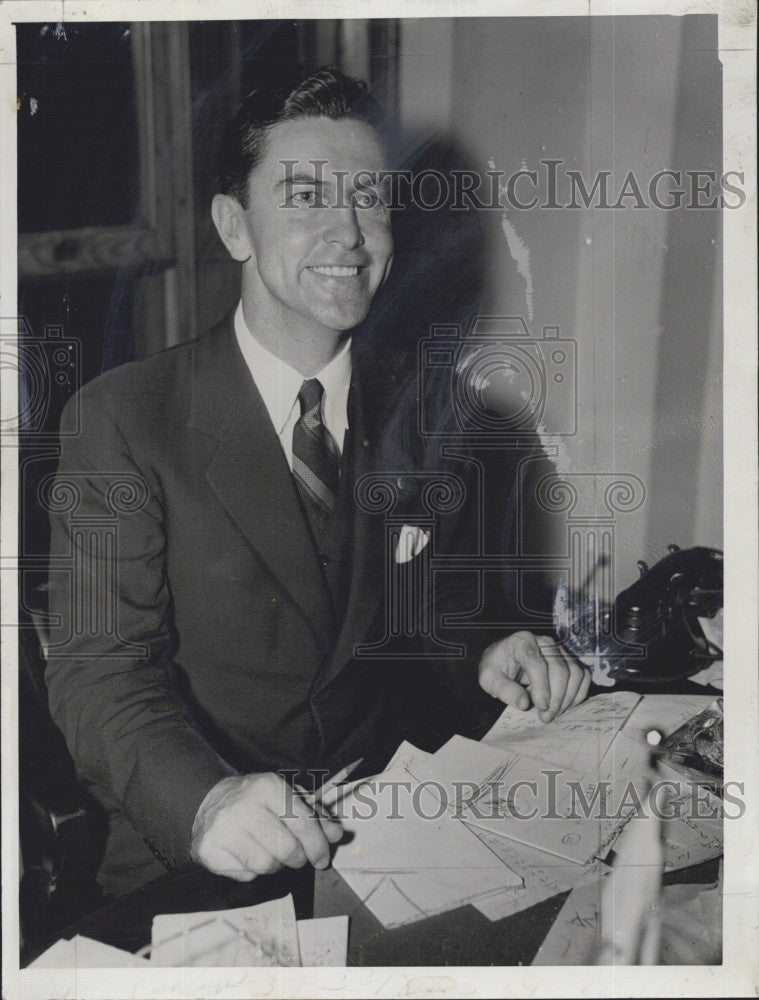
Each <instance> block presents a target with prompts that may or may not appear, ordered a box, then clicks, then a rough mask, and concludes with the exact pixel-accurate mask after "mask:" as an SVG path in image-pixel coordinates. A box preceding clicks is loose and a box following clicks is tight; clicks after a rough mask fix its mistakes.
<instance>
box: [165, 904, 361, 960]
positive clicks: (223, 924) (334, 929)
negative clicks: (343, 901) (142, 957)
mask: <svg viewBox="0 0 759 1000" xmlns="http://www.w3.org/2000/svg"><path fill="white" fill-rule="evenodd" d="M347 959H348V917H324V918H320V919H316V920H296V919H295V906H294V905H293V898H292V896H289V895H288V896H285V897H284V898H282V899H272V900H270V901H268V902H266V903H259V904H257V905H256V906H243V907H239V908H237V909H234V910H212V911H207V912H203V913H170V914H162V915H160V916H157V917H155V919H154V920H153V935H152V946H151V951H150V964H151V965H153V966H156V965H159V966H176V967H180V966H181V967H185V968H186V967H188V966H214V967H216V966H227V967H232V968H236V967H250V966H254V967H261V966H267V967H274V966H278V967H280V968H288V967H294V966H344V965H346V964H347Z"/></svg>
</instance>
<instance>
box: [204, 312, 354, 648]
mask: <svg viewBox="0 0 759 1000" xmlns="http://www.w3.org/2000/svg"><path fill="white" fill-rule="evenodd" d="M193 390H194V391H193V399H192V404H191V409H190V416H189V419H188V426H190V427H192V428H193V429H195V430H199V431H201V432H203V433H206V434H211V435H212V436H213V437H215V438H216V439H217V441H218V446H217V448H216V449H215V451H214V453H213V456H212V458H211V460H210V462H209V463H208V465H207V468H206V469H205V477H206V480H207V481H208V483H209V485H210V487H211V489H212V490H213V491H214V493H215V494H216V496H217V497H218V499H219V501H220V502H221V504H222V505H223V506H224V508H225V509H226V511H227V513H228V514H229V515H230V517H231V518H232V520H233V521H234V522H235V524H236V525H237V527H238V528H239V530H240V531H241V533H242V534H243V535H244V536H245V538H246V540H247V541H248V543H249V544H250V545H251V546H252V547H253V548H254V549H255V551H256V552H257V553H258V555H259V556H260V557H261V559H262V560H263V561H264V562H265V564H266V565H267V567H268V569H269V571H270V572H271V573H272V575H273V576H274V577H276V578H277V580H278V581H279V583H280V585H281V586H282V587H283V588H284V590H285V591H286V592H287V594H288V595H289V597H290V599H291V600H292V602H293V603H294V604H295V605H296V607H297V608H298V610H299V611H300V612H301V614H302V615H303V616H304V618H305V619H306V620H307V621H308V623H309V625H310V626H311V628H312V630H313V632H314V634H315V636H316V638H317V640H318V641H319V643H320V645H321V646H322V648H324V649H328V648H329V647H330V646H331V645H332V641H333V638H334V631H335V621H334V612H333V609H332V602H331V599H330V596H329V593H328V590H327V587H326V583H325V580H324V577H323V575H322V572H321V568H320V566H319V564H318V560H317V558H316V552H315V550H314V545H313V540H312V538H311V534H310V532H309V530H308V527H307V525H306V522H305V519H304V515H303V510H302V507H301V504H300V500H299V497H298V494H297V490H296V487H295V484H294V482H293V478H292V475H291V473H290V469H289V467H288V465H287V460H286V459H285V456H284V453H283V451H282V447H281V445H280V442H279V439H278V437H277V435H276V432H275V430H274V427H273V425H272V423H271V419H270V417H269V414H268V412H267V410H266V407H265V405H264V403H263V400H262V399H261V396H260V394H259V392H258V390H257V388H256V386H255V383H254V381H253V379H252V377H251V375H250V372H249V371H248V368H247V366H246V364H245V361H244V359H243V357H242V355H241V354H240V351H239V348H238V345H237V342H236V339H235V336H234V329H233V325H232V322H231V320H230V321H229V322H227V323H226V324H224V325H223V326H221V327H218V328H217V329H216V330H214V331H213V332H212V333H211V334H209V335H208V336H207V337H204V338H203V339H202V340H201V341H199V342H198V348H197V354H196V368H195V378H194V380H193Z"/></svg>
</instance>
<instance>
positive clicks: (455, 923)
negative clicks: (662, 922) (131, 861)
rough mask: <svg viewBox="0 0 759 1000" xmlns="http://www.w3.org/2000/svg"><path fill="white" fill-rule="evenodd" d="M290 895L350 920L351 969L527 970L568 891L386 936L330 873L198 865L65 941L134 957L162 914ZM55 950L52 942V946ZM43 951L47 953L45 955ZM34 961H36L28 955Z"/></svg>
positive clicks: (301, 912)
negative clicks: (256, 872) (525, 905)
mask: <svg viewBox="0 0 759 1000" xmlns="http://www.w3.org/2000/svg"><path fill="white" fill-rule="evenodd" d="M717 870H718V860H717V859H716V858H715V859H714V860H713V861H706V862H704V863H703V864H700V865H694V866H693V867H692V868H685V869H682V870H680V871H676V872H669V873H667V874H666V875H665V876H664V884H665V885H673V884H676V883H691V884H708V883H711V882H714V881H715V880H716V878H717ZM287 893H292V895H293V899H294V901H295V912H296V916H297V917H298V918H299V919H303V918H308V917H311V916H319V917H323V916H334V915H338V914H346V913H347V914H348V915H349V916H350V937H349V945H348V964H349V965H351V966H416V965H418V966H427V965H429V966H443V965H450V966H457V965H458V966H478V965H504V966H509V965H518V964H520V963H521V964H523V965H529V964H530V963H531V962H532V959H533V958H534V956H535V953H536V951H537V950H538V948H539V946H540V944H541V943H542V941H543V939H544V937H545V936H546V934H547V933H548V931H549V929H550V927H551V924H552V923H553V921H554V920H555V919H556V916H557V914H558V912H559V910H560V909H561V907H562V906H563V904H564V901H565V900H566V898H567V895H568V893H563V894H561V895H559V896H554V897H553V898H552V899H548V900H545V901H544V902H543V903H539V904H538V905H537V906H533V907H531V908H530V909H529V910H523V911H522V912H521V913H516V914H514V915H513V916H511V917H506V918H504V919H503V920H498V921H495V922H493V923H491V922H490V921H489V920H487V919H486V918H485V917H484V916H482V914H481V913H479V912H478V911H477V910H475V909H474V908H473V907H471V906H464V907H461V908H459V909H457V910H451V911H450V912H448V913H443V914H440V915H439V916H435V917H429V918H428V919H427V920H421V921H419V922H418V923H415V924H411V925H409V926H406V927H399V928H396V929H395V930H385V928H383V927H382V925H381V924H380V923H379V921H377V920H376V918H375V917H373V916H372V914H371V913H369V911H368V910H367V909H366V908H365V907H364V906H362V904H361V901H360V900H359V899H358V897H357V896H355V895H354V893H353V892H352V891H351V890H350V889H349V888H348V887H347V886H346V885H345V883H344V882H343V880H342V878H341V877H340V875H339V874H338V873H337V872H335V871H333V870H332V869H327V870H326V871H322V872H314V870H313V869H312V868H310V867H309V868H303V869H298V870H289V869H288V870H284V871H281V872H278V873H277V874H276V875H265V876H260V877H259V878H257V879H254V880H253V882H234V881H232V880H231V879H227V878H222V877H221V876H217V875H211V874H210V873H209V872H206V871H204V870H203V869H201V868H198V867H194V866H193V867H187V868H182V869H178V870H177V871H174V872H170V873H169V874H167V875H164V876H162V877H161V878H158V879H155V880H154V881H152V882H149V883H148V884H147V885H145V886H142V887H141V888H140V889H137V890H135V891H134V892H131V893H129V894H128V895H126V896H122V897H121V898H120V899H118V900H116V901H115V902H113V903H111V904H110V905H109V906H106V907H103V908H102V909H100V910H97V911H96V912H95V913H92V914H90V915H89V916H87V917H86V918H85V919H84V920H81V921H80V922H79V923H78V924H76V925H75V926H72V927H70V928H68V929H67V931H66V932H65V933H64V934H63V935H62V936H63V937H67V938H68V937H73V936H74V934H83V935H85V936H86V937H91V938H94V939H95V940H97V941H103V942H105V943H106V944H111V945H114V946H115V947H117V948H123V949H124V950H125V951H131V952H136V951H137V950H138V949H139V948H142V947H143V946H144V945H146V944H148V943H149V942H150V929H151V923H152V920H153V917H154V916H156V914H158V913H182V912H185V913H188V912H195V911H200V910H217V909H224V908H233V907H238V906H250V905H252V904H254V903H261V902H264V901H265V900H267V899H277V898H279V897H281V896H284V895H286V894H287ZM49 944H52V941H49V942H47V944H46V946H45V947H47V945H49ZM40 950H44V949H40ZM29 957H30V959H31V958H33V957H36V956H29Z"/></svg>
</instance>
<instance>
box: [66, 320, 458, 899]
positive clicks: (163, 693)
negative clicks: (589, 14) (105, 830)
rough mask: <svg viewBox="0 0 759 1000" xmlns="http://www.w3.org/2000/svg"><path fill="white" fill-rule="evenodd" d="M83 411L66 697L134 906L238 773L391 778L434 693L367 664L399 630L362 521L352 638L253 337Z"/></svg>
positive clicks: (73, 467) (361, 374) (159, 370)
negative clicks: (402, 745)
mask: <svg viewBox="0 0 759 1000" xmlns="http://www.w3.org/2000/svg"><path fill="white" fill-rule="evenodd" d="M361 368H362V366H361V365H355V364H354V371H355V377H354V384H353V386H352V390H351V401H350V409H351V415H350V419H351V427H350V431H349V435H348V437H347V440H346V455H345V457H346V459H347V463H346V467H347V468H348V470H349V479H350V482H349V484H348V485H349V487H351V486H352V483H353V482H355V481H356V480H357V479H358V478H359V477H360V476H361V475H363V474H364V473H366V472H368V471H370V469H371V462H372V455H373V452H374V444H375V442H376V440H377V437H378V435H379V432H380V427H381V424H382V421H383V419H384V416H383V414H384V412H385V411H386V409H387V407H388V405H392V399H393V394H394V392H395V391H396V389H397V378H396V376H395V375H394V374H393V372H392V370H391V369H390V368H389V367H387V366H383V365H382V364H381V363H380V362H378V361H377V360H376V359H375V360H374V361H373V362H372V365H371V367H370V370H369V372H367V371H366V369H365V368H364V370H363V371H362V370H361ZM79 406H80V411H81V429H80V432H79V433H78V434H75V435H72V436H66V435H65V434H64V436H62V455H61V460H60V465H59V471H58V477H57V480H56V487H55V489H56V490H57V494H58V497H59V499H60V496H62V495H63V494H62V492H61V491H63V492H65V491H66V489H67V488H68V489H69V490H70V491H73V496H74V500H73V501H71V503H68V505H67V504H66V503H63V502H61V503H58V504H56V503H55V502H52V503H51V504H50V506H51V509H52V514H51V521H52V529H53V540H52V547H51V553H52V557H53V561H52V566H53V569H52V570H51V581H52V586H51V610H52V612H53V613H54V614H56V615H59V616H60V619H61V622H62V627H61V628H60V629H57V630H54V634H53V639H52V642H53V645H52V648H51V649H50V651H49V658H48V661H49V663H48V671H47V682H48V687H49V692H50V705H51V711H52V714H53V717H54V719H55V721H56V722H57V724H58V725H59V726H60V728H61V729H62V731H63V733H64V735H65V736H66V739H67V742H68V745H69V748H70V750H71V753H72V756H73V758H74V760H75V762H76V764H77V767H78V770H79V772H80V774H81V776H82V777H83V779H84V780H85V781H86V782H87V783H88V784H89V785H90V786H92V788H93V790H94V792H95V794H96V795H97V797H98V798H99V799H100V800H101V802H103V804H104V805H105V807H106V809H107V810H108V811H109V813H110V816H111V833H110V839H109V847H108V850H107V856H106V859H105V865H104V869H103V874H102V881H104V883H105V885H106V887H107V888H108V889H109V890H110V891H112V892H119V891H123V890H124V889H126V888H130V887H131V886H133V885H135V884H139V883H140V882H142V881H145V880H147V879H148V878H150V877H152V876H153V875H155V874H157V873H158V872H159V871H160V870H161V869H160V867H158V866H157V865H156V864H155V861H154V858H153V854H154V855H155V856H157V857H159V858H160V859H161V861H162V862H163V863H164V864H167V865H178V864H181V863H184V862H186V861H187V860H188V857H189V854H188V851H189V846H190V831H191V827H192V822H193V818H194V816H195V813H196V811H197V809H198V806H199V805H200V803H201V801H202V800H203V798H204V797H205V795H206V793H207V792H208V791H209V790H210V788H211V787H212V786H213V785H214V784H215V783H216V782H218V781H219V780H220V779H221V778H223V777H225V776H227V775H229V774H231V773H235V772H236V771H241V772H247V771H257V770H262V771H263V770H274V769H281V768H293V769H302V768H308V767H324V768H330V769H334V768H337V767H339V766H342V765H343V764H345V763H347V762H349V761H351V760H353V759H355V758H357V757H359V756H364V757H366V758H367V764H368V766H369V767H373V766H379V765H380V764H381V763H382V762H384V760H385V759H386V758H387V756H388V755H389V754H390V753H391V752H392V751H393V749H394V748H395V746H396V745H397V743H398V740H399V738H401V737H402V736H403V735H404V734H407V733H410V732H411V729H410V728H409V726H408V720H407V719H406V718H405V716H404V709H405V708H408V707H409V705H410V704H411V701H413V699H414V697H415V696H414V695H413V694H410V693H409V692H410V691H411V690H412V689H413V688H414V684H416V685H417V692H418V691H419V690H422V689H425V688H426V684H427V679H426V678H425V679H424V680H422V674H420V673H418V672H415V669H414V666H413V664H412V665H411V666H410V665H409V664H408V663H403V662H402V660H399V659H398V658H397V657H395V658H390V659H388V660H387V661H383V660H377V659H361V658H359V659H356V658H355V657H354V655H353V652H354V646H355V645H356V644H357V643H361V642H362V641H366V640H368V639H370V638H371V636H372V635H373V634H374V633H376V632H377V629H378V628H381V622H380V619H381V618H382V614H383V595H384V583H385V573H384V569H383V567H384V558H385V554H384V517H383V516H382V515H381V514H380V515H379V516H378V515H377V514H376V513H375V514H371V513H369V512H367V511H366V510H364V509H362V508H361V507H359V506H358V505H351V510H352V515H351V516H352V539H351V545H352V557H351V578H350V587H349V593H348V598H347V606H346V608H345V611H344V614H343V615H342V616H340V617H339V619H338V618H337V617H336V615H335V612H334V610H333V607H332V603H331V600H330V595H329V591H328V588H327V587H326V585H325V580H324V577H323V575H322V568H321V566H320V564H319V560H318V558H317V555H316V551H315V549H314V545H313V542H312V540H311V537H310V535H309V533H308V529H307V527H306V523H305V520H304V517H303V512H302V509H301V506H300V501H299V499H298V495H297V491H296V488H295V486H294V482H293V479H292V476H291V474H290V471H289V468H288V466H287V462H286V459H285V457H284V454H283V452H282V449H281V446H280V443H279V441H278V438H277V436H276V434H275V432H274V429H273V427H272V425H271V421H270V419H269V417H268V414H267V412H266V410H265V407H264V405H263V402H262V400H261V399H260V396H259V394H258V392H257V390H256V389H255V385H254V383H253V381H252V379H251V377H250V373H249V372H248V370H247V368H246V366H245V363H244V360H243V358H242V356H241V354H240V352H239V348H238V346H237V343H236V341H235V337H234V332H233V328H232V323H231V321H226V322H225V323H223V324H221V325H220V326H219V327H217V328H216V329H214V330H213V331H211V332H210V333H209V334H207V335H205V336H204V337H201V338H199V339H198V340H197V341H194V342H192V343H188V344H184V345H181V346H179V347H176V348H173V349H170V350H168V351H165V352H163V353H161V354H159V355H156V356H154V357H151V358H149V359H147V360H145V361H140V362H136V363H133V364H129V365H125V366H123V367H121V368H118V369H115V370H113V371H111V372H109V373H107V374H105V375H103V376H101V377H100V378H98V379H96V380H94V381H93V382H91V383H89V384H88V385H87V386H85V388H84V389H83V390H82V392H81V393H80V398H79ZM74 410H75V408H74V407H69V408H67V411H66V412H65V413H64V417H63V422H62V428H63V430H64V431H66V430H73V429H74V428H73V424H72V421H73V420H74V418H75V414H74ZM119 484H121V485H119ZM72 504H73V506H72ZM114 512H115V513H114ZM396 513H397V512H396ZM98 525H100V527H98ZM114 525H115V528H114ZM114 530H115V531H116V532H117V537H115V538H114V540H113V541H112V542H108V541H107V538H108V537H110V536H109V532H113V531H114ZM449 531H450V533H451V535H452V537H453V536H454V535H455V534H456V532H455V530H454V526H453V525H451V526H450V529H449ZM93 537H96V538H97V539H99V540H98V541H96V542H93V541H92V539H93ZM109 546H110V547H109ZM75 553H76V554H77V560H75V562H78V564H79V568H75V569H74V570H73V571H72V570H71V569H70V568H67V563H66V561H67V560H69V561H70V560H71V558H72V556H73V554H75ZM56 560H58V562H56ZM57 565H61V566H62V568H61V569H60V570H57V569H56V568H55V567H56V566H57ZM461 668H462V664H461V661H457V667H456V669H457V670H458V669H461ZM409 685H410V686H409ZM430 705H432V703H431V702H430ZM430 711H432V708H431V709H430ZM125 818H126V819H125ZM126 820H128V822H126ZM145 845H147V846H148V847H150V849H151V851H152V852H153V853H152V854H150V853H148V850H147V847H146V846H145Z"/></svg>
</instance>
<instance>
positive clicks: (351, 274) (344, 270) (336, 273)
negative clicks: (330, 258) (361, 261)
mask: <svg viewBox="0 0 759 1000" xmlns="http://www.w3.org/2000/svg"><path fill="white" fill-rule="evenodd" d="M360 270H361V268H360V267H358V266H357V265H356V266H354V267H310V268H309V271H314V272H315V273H316V274H323V275H324V276H325V278H355V277H356V275H357V274H358V272H359V271H360Z"/></svg>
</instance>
